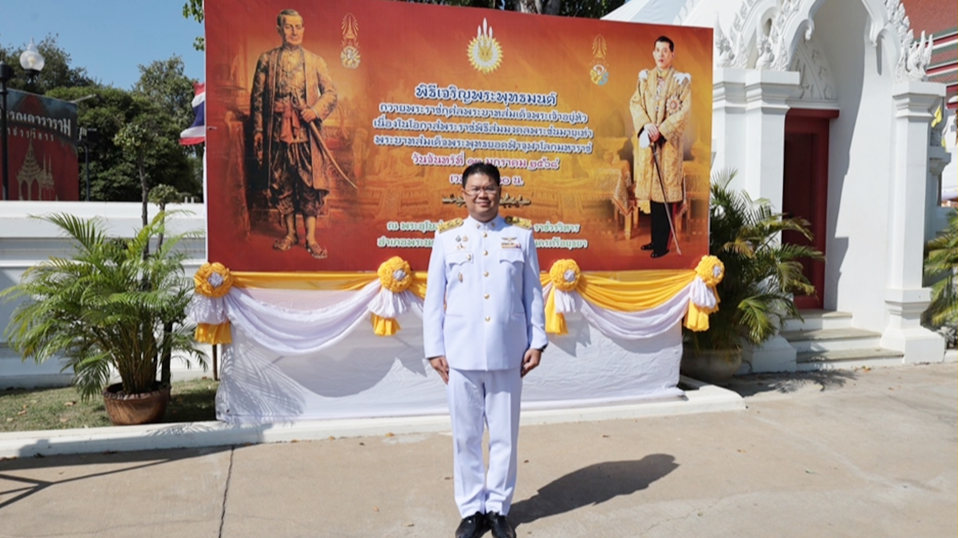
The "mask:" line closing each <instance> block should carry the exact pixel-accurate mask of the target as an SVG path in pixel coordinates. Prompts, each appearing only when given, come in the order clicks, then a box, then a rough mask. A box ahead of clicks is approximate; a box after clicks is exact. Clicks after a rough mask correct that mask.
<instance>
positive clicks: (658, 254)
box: [651, 249, 669, 258]
mask: <svg viewBox="0 0 958 538" xmlns="http://www.w3.org/2000/svg"><path fill="white" fill-rule="evenodd" d="M668 253H669V249H665V250H656V251H654V252H653V253H652V256H651V257H652V258H661V257H662V256H665V255H666V254H668Z"/></svg>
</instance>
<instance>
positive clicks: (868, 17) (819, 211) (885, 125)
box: [606, 0, 954, 371]
mask: <svg viewBox="0 0 958 538" xmlns="http://www.w3.org/2000/svg"><path fill="white" fill-rule="evenodd" d="M953 7H954V5H953V4H951V10H950V11H948V12H944V13H942V14H941V16H942V17H945V16H947V17H952V23H953V22H954V20H953V17H954V10H953ZM606 19H609V20H619V21H632V22H644V23H656V24H674V25H685V26H701V27H711V28H713V29H714V52H713V54H714V76H713V86H712V92H713V99H714V101H713V131H712V151H713V152H714V160H713V170H717V169H722V168H723V167H730V168H734V169H736V170H737V171H738V172H739V174H738V176H737V178H736V180H735V183H733V184H732V187H737V188H742V189H745V190H747V191H748V192H749V193H750V194H751V196H752V197H753V198H758V197H762V198H766V199H768V200H770V201H771V202H772V204H773V205H774V206H775V207H776V208H779V209H781V210H782V211H784V212H786V213H791V214H794V215H796V216H801V217H804V218H806V219H807V220H809V221H810V222H811V224H812V226H811V227H812V230H813V232H814V233H815V237H816V238H815V241H814V242H813V244H814V245H815V246H816V247H817V248H818V249H819V250H821V251H822V252H824V254H825V258H826V261H825V263H824V264H820V265H818V266H817V267H816V266H814V265H812V266H811V267H810V268H807V271H806V274H807V276H809V278H810V280H811V281H812V283H813V284H814V285H815V286H816V289H817V290H818V294H817V297H815V298H811V297H805V298H801V302H800V303H799V306H800V307H801V308H803V309H806V315H805V318H806V322H805V324H804V325H803V324H800V323H789V325H788V326H786V327H785V331H783V333H782V336H783V337H778V338H776V339H775V340H773V341H772V342H771V343H770V344H768V345H766V346H765V347H764V348H762V349H760V350H756V351H755V352H754V353H753V354H752V356H751V358H750V364H749V365H746V366H744V367H743V368H744V369H745V371H748V370H749V369H750V370H752V371H764V370H792V369H811V368H821V367H830V366H838V365H842V366H844V367H848V366H858V365H869V364H889V363H892V364H894V363H900V362H902V361H904V362H906V363H916V362H938V361H942V360H943V357H944V351H945V344H944V340H943V339H942V337H941V336H939V335H938V334H937V333H935V332H932V331H931V330H929V329H926V328H924V327H922V325H921V322H920V321H921V314H922V312H923V311H924V310H925V308H926V306H927V305H928V303H929V301H930V290H929V289H928V288H925V287H924V286H923V284H922V259H923V246H924V244H925V241H926V240H927V239H929V238H931V237H933V236H934V234H935V233H936V232H938V231H939V230H940V229H942V227H943V226H944V218H943V217H944V216H943V214H942V213H941V211H940V210H939V208H938V201H939V193H938V188H939V187H938V185H939V177H940V174H941V171H942V169H943V168H944V167H945V166H946V165H947V164H948V162H949V161H950V159H951V157H950V155H949V154H948V152H946V151H945V149H944V148H943V147H942V144H941V143H940V141H941V135H942V133H941V130H942V129H943V128H944V127H945V125H946V124H947V123H948V122H947V121H945V122H941V123H940V124H938V125H937V126H936V129H935V130H934V131H933V130H932V129H930V124H931V122H932V120H933V117H934V115H935V112H936V111H937V110H938V109H939V107H942V106H943V105H944V102H945V95H946V87H945V85H944V84H941V83H933V82H928V76H927V74H926V69H927V68H928V67H929V62H930V61H931V56H932V47H933V44H932V40H931V38H930V36H926V35H925V34H923V33H920V34H918V35H915V32H914V31H913V29H912V28H911V25H910V19H909V17H908V13H907V9H906V5H905V4H903V3H902V2H901V1H900V0H632V1H630V2H628V3H626V4H625V5H623V6H622V7H621V8H619V9H618V10H616V11H614V12H612V13H611V14H609V15H608V16H607V17H606ZM650 47H651V45H650ZM650 50H651V49H650ZM681 61H682V60H681V43H676V60H675V63H676V66H677V67H678V68H679V69H681ZM952 78H954V77H952ZM945 110H946V113H947V114H949V115H950V116H951V118H953V114H954V111H953V110H951V111H948V110H947V108H946V109H945ZM951 123H952V124H953V123H954V120H953V119H952V120H951ZM797 302H798V301H797ZM799 329H803V331H801V332H799V331H798V330H799Z"/></svg>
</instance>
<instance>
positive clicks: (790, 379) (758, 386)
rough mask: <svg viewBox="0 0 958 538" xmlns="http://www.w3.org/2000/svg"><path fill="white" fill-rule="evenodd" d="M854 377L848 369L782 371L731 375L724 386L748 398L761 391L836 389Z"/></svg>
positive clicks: (787, 392) (783, 391) (852, 372)
mask: <svg viewBox="0 0 958 538" xmlns="http://www.w3.org/2000/svg"><path fill="white" fill-rule="evenodd" d="M855 379H856V374H855V372H854V371H850V370H819V371H815V372H783V373H771V374H751V375H744V376H737V377H733V378H732V379H731V380H730V381H729V382H728V384H727V385H725V387H726V388H728V389H730V390H734V391H735V392H737V393H739V395H741V396H742V397H743V398H748V397H750V396H755V395H758V394H763V393H779V394H789V393H792V392H797V391H799V390H808V389H811V390H818V391H820V392H824V391H826V390H836V389H840V388H842V387H844V386H845V383H848V382H849V381H854V380H855Z"/></svg>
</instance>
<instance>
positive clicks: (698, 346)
mask: <svg viewBox="0 0 958 538" xmlns="http://www.w3.org/2000/svg"><path fill="white" fill-rule="evenodd" d="M734 177H735V171H734V170H727V169H726V170H721V171H718V172H716V173H713V175H712V186H711V201H710V204H709V253H710V254H712V255H713V256H717V257H718V258H719V259H720V260H722V263H723V264H724V265H725V277H724V278H723V279H722V281H721V282H720V283H719V284H718V286H717V287H716V290H717V292H718V296H719V300H720V301H721V303H720V305H719V310H718V312H715V313H713V314H711V315H710V316H709V329H708V330H707V331H703V332H692V331H689V330H685V332H684V334H683V340H684V344H685V346H684V347H685V349H684V352H683V354H682V365H681V370H682V373H683V374H684V375H687V376H689V377H692V378H695V379H701V380H703V381H711V382H719V383H720V382H724V381H727V380H728V379H730V378H731V377H732V376H733V375H734V374H735V372H736V371H737V370H738V369H739V367H740V366H741V364H742V348H743V347H745V346H759V345H761V344H763V343H764V342H766V341H768V340H769V339H770V338H772V337H773V336H775V334H776V333H777V332H778V330H779V328H780V327H781V323H782V320H783V319H784V318H786V317H800V315H799V312H798V308H797V307H796V306H795V302H794V300H793V294H796V293H798V294H803V295H808V294H812V293H814V292H815V288H814V286H812V285H811V283H809V281H808V279H807V278H806V277H805V276H804V275H803V274H802V264H801V260H802V259H809V260H822V259H823V256H822V253H821V252H819V251H818V250H816V249H814V248H812V247H809V246H803V245H794V244H788V243H782V242H781V240H780V237H781V232H785V231H794V232H798V233H800V234H802V235H803V236H805V237H806V238H808V239H811V238H812V234H811V231H809V229H808V222H807V221H805V220H803V219H800V218H794V217H788V216H785V215H784V214H782V213H776V212H775V211H774V209H773V208H772V206H771V204H770V203H769V202H768V200H764V199H760V200H752V199H751V198H750V197H749V196H748V193H746V192H744V191H740V192H736V191H733V190H731V189H729V187H728V184H729V182H730V181H731V180H732V179H733V178H734Z"/></svg>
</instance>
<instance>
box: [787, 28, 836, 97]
mask: <svg viewBox="0 0 958 538" xmlns="http://www.w3.org/2000/svg"><path fill="white" fill-rule="evenodd" d="M788 70H789V71H798V72H799V73H800V74H801V82H800V84H801V88H802V89H801V93H800V94H799V96H798V100H800V101H806V102H819V103H834V102H835V101H836V100H837V99H838V92H837V91H836V90H835V79H834V78H833V77H832V71H831V69H830V68H829V65H828V58H827V57H826V56H825V52H824V51H823V50H822V48H821V47H820V46H819V45H818V42H817V41H816V40H815V39H809V40H807V41H805V40H803V41H802V42H801V43H799V45H798V47H797V48H796V49H795V53H794V54H793V55H792V63H791V65H790V66H789V68H788Z"/></svg>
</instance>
